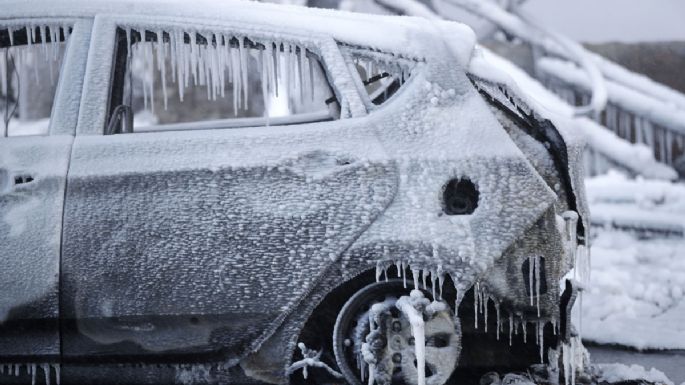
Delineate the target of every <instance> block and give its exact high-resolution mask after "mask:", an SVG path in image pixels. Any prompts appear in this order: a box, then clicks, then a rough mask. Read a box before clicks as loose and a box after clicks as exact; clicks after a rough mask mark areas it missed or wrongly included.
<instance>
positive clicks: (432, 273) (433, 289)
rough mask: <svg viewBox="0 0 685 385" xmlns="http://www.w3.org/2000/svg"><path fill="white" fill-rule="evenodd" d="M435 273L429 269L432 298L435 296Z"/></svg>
mask: <svg viewBox="0 0 685 385" xmlns="http://www.w3.org/2000/svg"><path fill="white" fill-rule="evenodd" d="M435 275H436V274H435V272H432V271H431V292H432V294H433V300H435V298H436V296H435V282H436V280H437V279H436V277H435Z"/></svg>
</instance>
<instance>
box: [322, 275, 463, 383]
mask: <svg viewBox="0 0 685 385" xmlns="http://www.w3.org/2000/svg"><path fill="white" fill-rule="evenodd" d="M408 295H409V290H408V289H405V288H404V287H403V283H402V281H400V280H397V281H388V282H378V283H375V284H372V285H369V286H367V287H365V288H364V289H362V290H360V291H359V292H357V294H355V295H354V296H353V297H352V298H350V300H349V301H348V302H347V303H346V304H345V306H344V307H343V309H342V310H341V312H340V314H339V315H338V319H337V321H336V325H335V331H334V351H335V356H336V361H337V363H338V366H339V367H340V369H341V371H342V373H343V374H344V375H345V377H346V380H347V381H348V382H349V383H350V384H355V385H361V384H365V383H368V379H369V376H373V379H374V383H375V384H379V385H381V384H387V385H390V384H392V385H401V384H405V385H419V382H418V377H419V375H418V369H417V366H418V364H419V362H418V360H417V355H416V352H417V350H416V345H415V340H416V336H415V335H414V334H413V331H412V325H411V323H410V321H409V318H408V316H407V314H405V312H403V311H401V310H400V309H399V308H398V306H397V301H398V299H399V298H401V297H403V296H408ZM428 295H429V294H428V293H419V292H414V293H412V298H414V297H417V296H418V297H419V298H418V299H419V300H418V301H413V302H412V303H413V304H414V305H413V306H414V307H415V309H416V311H417V312H418V313H419V314H421V315H422V316H423V320H424V321H423V326H424V335H425V378H426V382H425V383H426V385H443V384H445V383H446V382H447V379H448V378H449V377H450V375H451V374H452V372H453V371H454V368H455V367H456V364H457V359H458V358H459V352H460V349H461V329H460V327H459V324H458V322H456V323H455V317H454V313H453V311H452V309H451V308H450V307H449V306H448V305H447V304H446V303H445V302H441V301H434V302H433V303H431V302H430V300H428V299H425V298H423V296H426V297H428ZM370 320H373V322H370ZM345 341H347V343H345Z"/></svg>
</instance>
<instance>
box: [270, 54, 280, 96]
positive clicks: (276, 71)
mask: <svg viewBox="0 0 685 385" xmlns="http://www.w3.org/2000/svg"><path fill="white" fill-rule="evenodd" d="M280 47H281V44H280V43H274V44H273V46H272V51H273V54H272V55H271V58H272V59H273V65H272V70H273V75H272V76H273V82H272V83H271V84H273V86H274V89H273V91H274V95H275V96H276V97H278V96H279V94H278V91H279V88H280V87H279V83H280V78H279V76H278V74H279V73H281V72H282V71H281V68H279V65H280V61H279V58H280V56H281V48H280Z"/></svg>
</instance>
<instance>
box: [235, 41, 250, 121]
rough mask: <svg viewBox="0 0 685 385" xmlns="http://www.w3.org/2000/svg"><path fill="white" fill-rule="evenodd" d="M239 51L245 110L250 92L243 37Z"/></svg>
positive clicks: (239, 42)
mask: <svg viewBox="0 0 685 385" xmlns="http://www.w3.org/2000/svg"><path fill="white" fill-rule="evenodd" d="M238 49H239V53H240V73H241V75H242V86H243V99H244V101H245V105H244V107H245V110H247V109H248V99H247V97H248V91H249V88H250V87H249V83H248V77H247V74H248V70H247V69H248V68H247V51H246V50H245V38H244V37H241V38H239V39H238Z"/></svg>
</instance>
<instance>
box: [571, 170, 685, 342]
mask: <svg viewBox="0 0 685 385" xmlns="http://www.w3.org/2000/svg"><path fill="white" fill-rule="evenodd" d="M587 191H588V197H589V200H590V207H591V210H592V212H593V222H595V223H598V224H600V225H605V227H606V228H603V227H596V228H594V229H593V232H594V233H597V237H596V238H595V239H594V241H593V243H592V246H593V247H592V254H593V259H592V261H593V262H592V263H593V265H592V278H591V284H590V285H589V287H588V289H587V293H586V295H585V296H584V303H583V319H582V322H583V338H585V339H587V340H591V341H594V342H599V343H612V344H621V345H625V346H630V347H634V348H637V349H685V293H684V288H685V258H683V257H684V256H685V254H684V252H683V250H685V239H684V238H683V237H682V235H681V236H680V237H678V236H675V237H669V238H653V239H639V238H638V237H636V236H635V235H631V234H627V233H625V232H619V231H616V230H613V229H611V227H612V224H614V223H616V224H623V225H625V224H629V225H633V226H635V227H638V228H639V227H640V226H642V227H643V228H655V227H656V228H660V227H659V226H661V227H664V226H666V227H667V228H676V229H680V231H681V232H682V230H683V226H684V225H685V186H683V185H682V184H675V183H669V182H663V181H648V180H642V179H638V180H629V179H627V178H626V177H624V176H623V175H621V174H619V173H615V172H614V173H610V174H608V175H605V176H600V177H596V178H591V179H589V180H588V181H587Z"/></svg>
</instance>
